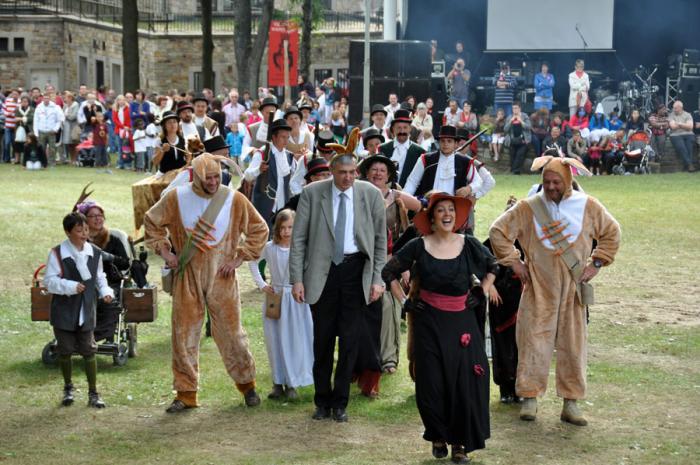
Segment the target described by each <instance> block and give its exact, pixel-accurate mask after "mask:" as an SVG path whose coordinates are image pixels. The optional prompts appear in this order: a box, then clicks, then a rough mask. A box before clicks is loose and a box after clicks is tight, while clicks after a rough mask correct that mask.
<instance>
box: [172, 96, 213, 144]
mask: <svg viewBox="0 0 700 465" xmlns="http://www.w3.org/2000/svg"><path fill="white" fill-rule="evenodd" d="M177 117H178V118H180V130H181V131H182V135H183V137H184V138H185V140H187V139H189V138H190V137H192V136H196V137H198V138H199V140H201V141H202V142H204V141H205V140H207V139H209V138H211V134H210V133H209V130H208V129H207V128H205V127H204V126H197V125H196V124H195V123H194V107H193V106H192V104H191V103H189V102H187V101H186V100H183V101H181V102H178V103H177Z"/></svg>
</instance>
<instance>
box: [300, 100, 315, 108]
mask: <svg viewBox="0 0 700 465" xmlns="http://www.w3.org/2000/svg"><path fill="white" fill-rule="evenodd" d="M299 110H300V111H301V110H309V111H314V106H313V104H312V103H311V102H309V101H308V100H304V101H303V102H302V103H301V105H299Z"/></svg>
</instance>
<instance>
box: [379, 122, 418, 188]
mask: <svg viewBox="0 0 700 465" xmlns="http://www.w3.org/2000/svg"><path fill="white" fill-rule="evenodd" d="M412 121H413V120H412V118H411V112H410V111H408V110H404V109H401V110H397V111H396V112H395V113H394V119H393V120H392V121H391V126H390V131H391V133H392V134H393V135H394V140H390V141H388V142H385V143H384V144H382V145H381V146H380V147H379V151H380V152H381V153H382V154H383V155H384V156H386V157H387V158H391V160H392V161H394V162H395V163H396V166H397V167H398V169H397V172H396V179H397V181H398V183H399V185H401V186H403V185H405V184H406V180H407V179H408V175H409V174H410V173H411V170H413V167H414V166H415V165H416V162H417V161H418V159H419V158H420V157H421V155H423V154H424V153H425V150H423V147H421V146H420V145H418V144H416V143H414V142H412V141H411V139H410V138H409V136H410V135H411V122H412Z"/></svg>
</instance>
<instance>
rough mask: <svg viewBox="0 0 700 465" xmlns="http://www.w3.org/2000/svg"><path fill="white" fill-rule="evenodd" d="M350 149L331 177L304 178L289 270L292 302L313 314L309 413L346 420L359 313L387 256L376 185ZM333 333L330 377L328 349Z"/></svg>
mask: <svg viewBox="0 0 700 465" xmlns="http://www.w3.org/2000/svg"><path fill="white" fill-rule="evenodd" d="M356 170H357V166H356V159H355V156H354V155H352V154H339V155H336V156H335V157H334V158H333V159H332V160H331V173H332V175H333V177H332V178H331V179H328V180H325V181H318V182H315V183H313V184H309V185H307V186H306V187H305V188H304V190H303V191H302V193H301V197H300V199H299V206H298V207H297V212H296V219H295V221H294V231H293V233H292V246H291V251H290V255H289V276H290V281H291V283H292V285H293V287H292V295H293V296H294V299H295V300H296V301H297V302H307V303H309V304H310V306H311V312H312V316H313V321H314V367H313V375H314V387H315V390H316V392H315V395H314V403H315V404H316V411H315V413H314V415H313V418H314V419H317V420H321V419H324V418H329V417H330V416H331V413H332V415H333V418H334V419H335V420H336V421H339V422H344V421H347V420H348V416H347V413H346V412H345V409H346V407H347V404H348V397H349V394H350V381H351V376H352V370H353V367H354V364H355V360H356V358H357V353H358V347H359V344H358V334H359V331H360V322H361V318H362V312H365V311H369V310H368V309H367V305H368V304H369V303H371V302H374V301H376V300H377V299H379V298H381V296H382V293H383V292H384V283H383V282H382V278H381V270H382V268H383V267H384V263H385V261H386V242H387V234H386V213H385V210H384V199H383V198H382V195H381V193H380V191H379V190H378V189H377V188H376V187H374V186H373V185H372V184H370V183H368V182H365V181H356V180H355V174H356ZM336 337H338V340H339V342H338V363H337V365H336V369H335V378H334V382H333V385H331V375H332V373H333V353H334V351H335V338H336Z"/></svg>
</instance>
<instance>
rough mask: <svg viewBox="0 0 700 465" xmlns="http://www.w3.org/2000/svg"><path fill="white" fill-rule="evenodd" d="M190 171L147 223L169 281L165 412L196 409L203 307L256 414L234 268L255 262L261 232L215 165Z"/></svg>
mask: <svg viewBox="0 0 700 465" xmlns="http://www.w3.org/2000/svg"><path fill="white" fill-rule="evenodd" d="M192 170H193V181H192V183H188V184H186V185H183V186H178V187H177V188H176V189H174V190H172V191H170V192H168V193H167V194H166V195H165V196H163V198H161V199H160V200H159V201H158V203H156V204H155V205H154V206H153V207H152V208H151V209H150V210H148V212H147V213H146V217H145V226H146V243H147V244H148V245H149V246H150V247H151V248H153V249H154V250H155V251H156V253H158V254H160V255H161V256H162V257H163V259H164V260H165V263H166V265H167V266H168V267H169V268H170V269H171V270H172V271H171V272H172V273H175V276H174V281H173V287H172V295H173V312H172V346H173V348H172V356H173V365H172V369H173V377H174V381H173V387H174V389H175V390H176V391H177V396H176V398H175V400H174V401H173V402H172V404H171V405H170V407H168V409H167V412H169V413H177V412H181V411H183V410H186V409H189V408H194V407H197V406H198V405H199V404H198V402H197V389H198V381H199V341H200V338H201V332H202V322H203V319H204V311H205V306H206V308H207V309H208V310H209V314H210V315H211V322H212V335H213V337H214V341H215V342H216V345H217V346H218V348H219V352H220V353H221V357H222V358H223V361H224V365H225V366H226V370H227V371H228V373H229V375H230V376H231V378H233V380H234V382H235V383H236V387H237V388H238V390H239V391H240V392H242V393H243V395H244V398H245V403H246V405H248V406H255V405H258V404H259V403H260V398H259V397H258V395H257V394H256V392H255V361H254V360H253V356H252V354H251V353H250V350H249V349H248V336H247V335H246V332H245V330H244V329H243V328H242V327H241V321H240V297H239V293H238V281H237V279H236V268H237V267H238V266H240V264H241V263H242V262H243V261H250V260H256V259H257V258H259V257H260V254H261V253H262V250H263V247H264V245H265V242H266V241H267V238H268V229H267V225H266V224H265V221H264V220H263V219H262V217H261V216H260V215H259V214H258V212H257V211H256V210H255V208H254V207H253V205H252V204H251V203H250V202H249V201H248V199H246V197H245V196H244V195H243V194H241V193H239V192H236V191H232V190H231V189H229V188H228V187H225V186H222V185H221V166H220V160H219V158H217V157H216V156H214V155H210V154H203V155H200V156H199V157H197V158H195V159H194V160H193V161H192ZM212 204H213V207H211V208H209V207H210V205H212ZM217 210H218V212H217Z"/></svg>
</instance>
